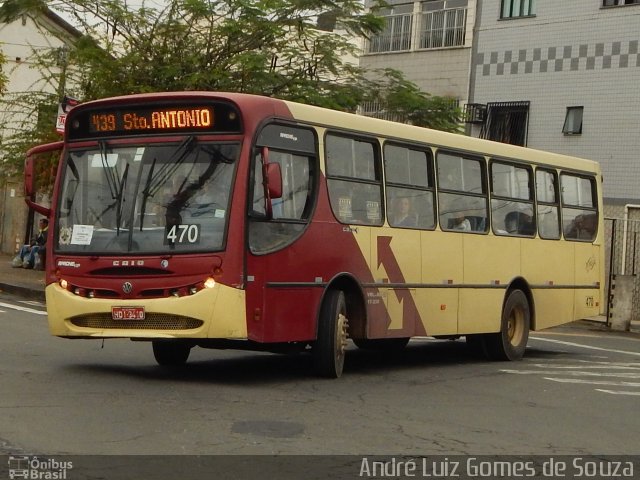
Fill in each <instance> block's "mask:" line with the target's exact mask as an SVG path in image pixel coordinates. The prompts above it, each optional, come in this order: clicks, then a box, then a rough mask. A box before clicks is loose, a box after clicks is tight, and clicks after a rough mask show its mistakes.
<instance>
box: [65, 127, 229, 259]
mask: <svg viewBox="0 0 640 480" xmlns="http://www.w3.org/2000/svg"><path fill="white" fill-rule="evenodd" d="M239 149H240V146H239V144H238V143H229V142H227V143H221V142H219V143H211V142H207V143H200V142H198V141H197V140H196V139H195V137H188V138H186V139H185V140H184V141H182V142H181V143H173V144H150V145H149V144H146V145H130V144H129V145H113V146H112V145H109V144H108V143H107V142H104V141H102V142H100V143H99V144H98V146H96V147H93V148H90V149H74V150H70V151H69V152H68V155H67V157H66V159H65V167H64V168H63V172H62V178H61V195H60V197H59V205H58V212H59V216H58V229H57V232H58V233H57V238H56V250H57V251H59V252H60V253H67V254H69V253H82V254H87V253H90V254H112V253H124V252H127V253H159V254H162V253H168V252H170V253H180V252H184V253H186V252H210V251H219V250H221V249H222V248H223V247H224V239H225V231H226V223H227V218H228V208H229V198H230V194H231V185H232V180H233V173H234V168H235V164H236V159H237V158H238V152H239Z"/></svg>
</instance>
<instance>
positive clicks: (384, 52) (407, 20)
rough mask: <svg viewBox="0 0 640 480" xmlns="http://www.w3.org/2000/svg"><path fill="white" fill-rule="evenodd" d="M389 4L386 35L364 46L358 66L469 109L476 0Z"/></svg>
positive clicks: (398, 0) (400, 0)
mask: <svg viewBox="0 0 640 480" xmlns="http://www.w3.org/2000/svg"><path fill="white" fill-rule="evenodd" d="M371 3H372V2H371V1H367V2H365V6H367V7H370V6H371ZM387 3H388V5H389V8H387V9H385V10H384V11H382V12H380V14H381V15H383V16H384V17H385V22H386V23H385V29H384V30H383V31H382V32H381V33H380V34H378V35H376V36H374V37H372V38H371V39H369V40H365V42H364V45H363V52H362V56H361V57H360V66H362V67H364V68H367V69H378V68H393V69H396V70H399V71H401V72H402V73H403V74H404V76H405V77H406V78H407V79H408V80H410V81H412V82H413V83H415V84H416V85H417V86H418V87H419V88H420V89H421V90H422V91H424V92H427V93H429V94H431V95H437V96H443V97H452V98H454V99H456V100H457V101H458V104H459V105H460V106H463V105H464V104H465V103H467V99H468V94H469V78H470V69H471V58H472V55H471V52H472V45H473V27H474V23H475V18H476V0H418V1H411V0H388V2H387ZM365 113H367V112H365Z"/></svg>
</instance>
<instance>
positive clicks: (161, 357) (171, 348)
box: [151, 340, 191, 367]
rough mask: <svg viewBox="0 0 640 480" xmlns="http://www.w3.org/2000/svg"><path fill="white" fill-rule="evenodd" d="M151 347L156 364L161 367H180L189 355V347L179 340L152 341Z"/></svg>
mask: <svg viewBox="0 0 640 480" xmlns="http://www.w3.org/2000/svg"><path fill="white" fill-rule="evenodd" d="M151 345H152V346H153V356H154V357H155V359H156V362H158V365H162V366H163V367H179V366H182V365H184V364H185V363H187V359H188V358H189V353H191V345H190V344H189V343H186V342H183V341H180V340H154V341H152V342H151Z"/></svg>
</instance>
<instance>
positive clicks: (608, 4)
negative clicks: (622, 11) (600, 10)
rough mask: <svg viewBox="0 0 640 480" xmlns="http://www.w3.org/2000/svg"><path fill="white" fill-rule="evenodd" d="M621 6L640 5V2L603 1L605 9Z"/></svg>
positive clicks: (637, 0)
mask: <svg viewBox="0 0 640 480" xmlns="http://www.w3.org/2000/svg"><path fill="white" fill-rule="evenodd" d="M621 5H640V0H603V2H602V6H603V7H618V6H621Z"/></svg>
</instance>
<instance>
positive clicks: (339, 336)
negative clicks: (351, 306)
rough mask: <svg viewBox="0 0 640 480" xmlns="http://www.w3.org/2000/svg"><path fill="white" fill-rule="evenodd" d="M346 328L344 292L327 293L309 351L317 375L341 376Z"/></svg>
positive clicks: (327, 376) (347, 325)
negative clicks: (316, 331) (315, 334)
mask: <svg viewBox="0 0 640 480" xmlns="http://www.w3.org/2000/svg"><path fill="white" fill-rule="evenodd" d="M348 327H349V323H348V320H347V303H346V301H345V297H344V292H342V291H341V290H329V291H327V293H326V295H325V298H324V300H323V302H322V307H321V308H320V318H319V319H318V336H317V338H316V341H315V342H314V344H313V347H312V349H311V354H312V356H313V369H314V371H315V372H316V373H317V374H318V375H320V376H322V377H326V378H338V377H340V375H342V370H343V369H344V357H345V353H346V351H345V350H346V347H347V330H348Z"/></svg>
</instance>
